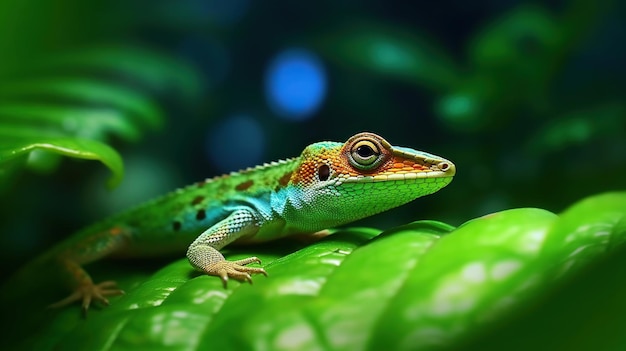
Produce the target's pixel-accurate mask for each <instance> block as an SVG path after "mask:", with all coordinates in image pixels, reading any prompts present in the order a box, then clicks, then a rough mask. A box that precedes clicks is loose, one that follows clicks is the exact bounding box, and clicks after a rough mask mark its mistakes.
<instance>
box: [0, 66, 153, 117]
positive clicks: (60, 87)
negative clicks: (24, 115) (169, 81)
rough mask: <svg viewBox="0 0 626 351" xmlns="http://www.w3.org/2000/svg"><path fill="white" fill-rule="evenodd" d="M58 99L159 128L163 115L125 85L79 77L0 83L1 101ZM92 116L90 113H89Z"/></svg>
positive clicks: (144, 98) (139, 94)
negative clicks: (100, 107)
mask: <svg viewBox="0 0 626 351" xmlns="http://www.w3.org/2000/svg"><path fill="white" fill-rule="evenodd" d="M39 98H45V99H50V98H51V99H54V100H57V101H60V102H62V103H63V104H70V105H77V104H84V105H87V106H104V107H106V108H110V109H115V110H117V111H121V112H125V113H126V114H127V118H131V119H135V121H136V122H135V123H139V125H143V126H146V127H151V128H158V127H159V126H160V125H161V124H162V122H163V116H162V114H161V111H160V109H159V107H158V106H157V104H156V102H154V101H153V100H152V99H150V98H149V97H148V96H146V95H145V93H142V92H139V91H136V90H134V89H131V88H128V87H126V86H124V85H122V84H118V83H112V82H107V81H99V80H94V79H86V78H77V77H56V78H40V79H32V80H21V81H18V82H12V83H11V84H4V85H0V100H9V99H10V100H13V101H32V100H36V99H39ZM85 117H88V116H85Z"/></svg>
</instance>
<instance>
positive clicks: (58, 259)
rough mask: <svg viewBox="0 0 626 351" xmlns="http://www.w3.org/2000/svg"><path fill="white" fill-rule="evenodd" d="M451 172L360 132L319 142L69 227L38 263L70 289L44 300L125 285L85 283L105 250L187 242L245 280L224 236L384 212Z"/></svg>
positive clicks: (136, 250)
mask: <svg viewBox="0 0 626 351" xmlns="http://www.w3.org/2000/svg"><path fill="white" fill-rule="evenodd" d="M455 173H456V168H455V166H454V164H453V163H452V162H450V161H448V160H446V159H444V158H441V157H438V156H435V155H432V154H429V153H426V152H422V151H417V150H414V149H411V148H406V147H398V146H392V145H391V144H390V143H389V142H387V141H386V140H385V139H383V138H382V137H380V136H378V135H376V134H374V133H370V132H362V133H358V134H356V135H354V136H352V137H351V138H349V139H348V140H347V141H346V142H345V143H339V142H318V143H314V144H311V145H309V146H307V147H306V148H305V149H304V150H303V152H302V153H301V155H300V156H298V157H294V158H289V159H284V160H279V161H275V162H271V163H265V164H263V165H260V166H257V167H251V168H248V169H245V170H241V171H238V172H232V173H230V174H227V175H222V176H218V177H215V178H210V179H205V180H203V181H200V182H197V183H195V184H192V185H189V186H187V187H184V188H179V189H177V190H175V191H173V192H171V193H169V194H166V195H164V196H162V197H159V198H156V199H154V200H151V201H148V202H146V203H144V204H142V205H139V206H137V207H135V208H131V209H130V210H128V211H126V212H121V213H120V214H117V215H113V216H111V217H109V218H108V219H105V220H103V221H101V222H97V223H95V224H93V225H91V226H88V227H86V228H85V229H83V230H80V231H78V232H77V233H76V234H74V235H73V236H70V237H69V238H68V239H66V240H65V241H62V242H61V243H59V244H57V245H56V246H54V247H53V248H52V249H51V250H50V251H48V252H46V253H44V254H43V255H42V256H40V258H39V259H38V260H36V261H38V262H39V263H40V264H45V265H46V266H54V267H56V269H57V270H58V271H60V272H62V276H63V278H64V280H66V281H67V285H68V288H70V289H69V290H72V292H71V294H69V295H68V296H67V297H65V298H63V299H62V300H60V301H58V302H55V303H53V304H51V305H50V306H49V307H62V306H66V305H69V304H72V303H76V302H78V303H80V304H81V309H82V311H83V313H86V312H87V310H88V309H89V307H90V305H91V303H92V302H95V301H97V302H98V303H100V304H102V305H108V304H109V300H108V297H110V296H114V295H120V294H123V293H124V292H123V291H122V290H121V289H119V288H118V286H117V284H116V283H115V282H114V281H105V282H102V283H98V284H96V283H94V281H93V280H92V278H91V277H90V275H89V274H88V273H87V272H86V271H85V269H84V268H83V266H84V265H85V264H87V263H91V262H93V261H97V260H99V259H102V258H105V257H108V256H119V257H148V256H155V255H159V254H165V253H174V252H175V253H178V252H181V253H182V252H184V251H185V249H186V250H187V258H188V260H189V262H190V264H191V266H192V267H193V268H195V269H196V270H198V271H200V272H203V273H205V274H208V275H213V276H217V277H219V278H220V279H221V280H222V282H223V285H224V288H226V287H227V282H228V280H229V278H233V279H235V280H239V281H242V282H249V283H252V279H251V275H252V274H263V275H266V276H267V273H266V271H265V270H264V269H263V268H261V267H251V266H248V265H249V264H251V263H258V264H260V263H261V261H260V260H259V259H258V258H257V257H249V258H246V259H242V260H236V261H228V260H226V259H225V258H224V256H223V255H222V254H221V253H220V251H219V250H220V249H222V248H223V247H225V246H226V245H228V244H231V243H233V242H248V243H255V242H264V241H268V240H274V239H278V238H282V237H285V236H289V235H295V234H298V235H301V234H315V233H319V232H320V231H322V230H325V229H328V228H332V227H335V226H339V225H342V224H346V223H349V222H353V221H355V220H358V219H362V218H365V217H369V216H372V215H374V214H377V213H380V212H383V211H386V210H389V209H391V208H394V207H397V206H400V205H403V204H405V203H408V202H410V201H412V200H414V199H416V198H418V197H421V196H424V195H428V194H432V193H434V192H436V191H438V190H439V189H441V188H443V187H445V186H446V185H448V184H449V183H450V182H451V181H452V178H453V176H454V175H455Z"/></svg>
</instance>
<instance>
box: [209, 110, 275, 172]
mask: <svg viewBox="0 0 626 351" xmlns="http://www.w3.org/2000/svg"><path fill="white" fill-rule="evenodd" d="M205 147H206V153H207V156H208V157H209V159H210V161H211V162H212V163H213V164H214V165H215V166H216V167H217V168H218V170H219V171H220V172H222V173H227V172H231V171H237V170H241V169H244V168H248V167H251V166H256V165H258V164H260V163H262V161H263V155H264V153H265V134H264V132H263V129H262V127H261V124H260V123H259V122H258V121H257V120H256V119H255V118H253V117H251V116H249V115H245V114H237V115H233V116H232V117H229V118H227V119H225V120H224V121H222V122H221V123H220V124H219V125H217V126H215V127H212V128H211V129H210V130H209V133H208V135H207V139H206V142H205Z"/></svg>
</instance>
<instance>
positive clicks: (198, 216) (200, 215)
mask: <svg viewBox="0 0 626 351" xmlns="http://www.w3.org/2000/svg"><path fill="white" fill-rule="evenodd" d="M205 218H206V211H204V210H199V211H198V213H196V219H197V220H199V221H201V220H203V219H205Z"/></svg>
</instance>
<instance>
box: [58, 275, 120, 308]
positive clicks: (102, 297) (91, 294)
mask: <svg viewBox="0 0 626 351" xmlns="http://www.w3.org/2000/svg"><path fill="white" fill-rule="evenodd" d="M122 294H124V291H123V290H121V289H118V288H117V284H116V283H115V282H114V281H106V282H102V283H100V284H93V283H86V284H82V285H80V286H78V287H77V288H76V290H74V291H73V292H72V293H71V294H70V295H68V296H67V297H65V298H64V299H62V300H59V301H57V302H55V303H53V304H50V305H48V308H59V307H63V306H67V305H69V304H71V303H74V302H76V301H80V302H81V309H82V310H83V314H86V313H87V310H88V309H89V307H90V306H91V302H92V301H98V302H99V303H101V304H103V305H105V306H108V305H109V300H108V299H107V296H116V295H122Z"/></svg>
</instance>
